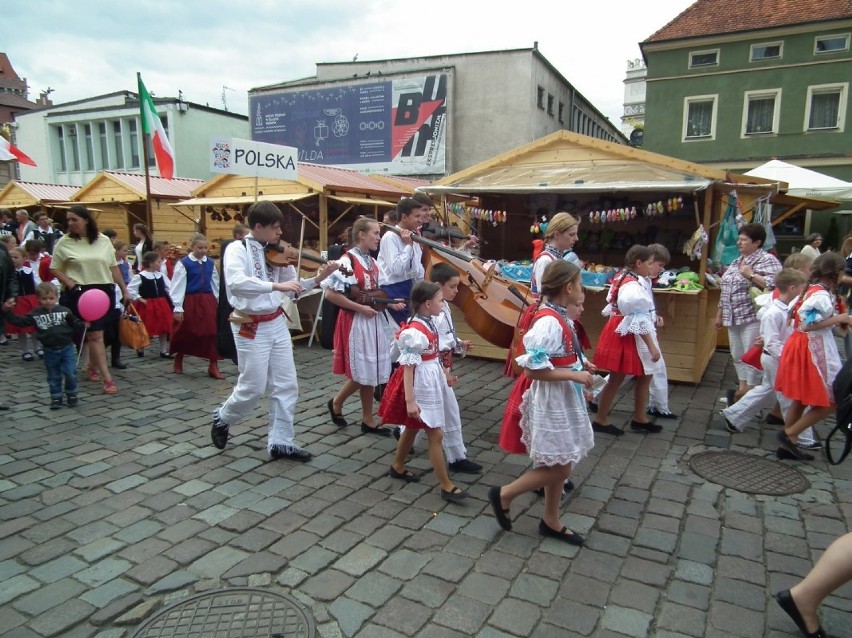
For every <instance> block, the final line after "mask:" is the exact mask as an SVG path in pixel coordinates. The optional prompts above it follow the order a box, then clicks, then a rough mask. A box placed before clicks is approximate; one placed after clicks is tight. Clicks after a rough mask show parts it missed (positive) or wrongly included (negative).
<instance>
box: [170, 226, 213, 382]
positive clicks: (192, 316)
mask: <svg viewBox="0 0 852 638" xmlns="http://www.w3.org/2000/svg"><path fill="white" fill-rule="evenodd" d="M189 250H190V253H189V254H188V255H187V256H186V257H184V258H183V259H181V260H180V261H179V262H178V263H177V264H175V276H174V278H173V279H172V287H171V291H170V293H171V297H172V301H173V302H174V304H175V311H174V323H173V324H172V335H171V349H170V352H171V353H172V354H174V355H175V365H174V370H175V374H183V358H184V356H186V355H190V356H192V357H201V358H202V359H208V360H209V361H210V364H209V365H208V366H207V375H208V376H210V377H213V378H214V379H224V378H225V377H224V376H222V373H221V372H219V366H218V364H217V363H216V362H217V361H219V360H220V359H221V358H222V357H221V355H220V354H219V351H218V350H217V349H216V307H217V304H218V302H219V273H218V272H216V269H215V268H214V267H213V260H212V259H209V258H208V257H207V250H208V247H207V238H206V237H205V236H204V235H193V237H192V239H191V240H190V242H189Z"/></svg>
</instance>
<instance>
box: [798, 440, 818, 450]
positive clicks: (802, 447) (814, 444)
mask: <svg viewBox="0 0 852 638" xmlns="http://www.w3.org/2000/svg"><path fill="white" fill-rule="evenodd" d="M797 446H798V448H799V449H800V450H821V449H822V443H820V442H819V441H811V442H810V443H797Z"/></svg>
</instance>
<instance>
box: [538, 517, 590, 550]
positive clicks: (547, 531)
mask: <svg viewBox="0 0 852 638" xmlns="http://www.w3.org/2000/svg"><path fill="white" fill-rule="evenodd" d="M569 532H570V533H569ZM538 533H539V534H541V535H542V536H547V537H549V538H556V539H558V540H560V541H565V542H566V543H570V544H571V545H582V544H583V543H585V542H586V541H585V539H584V538H583V537H582V536H580V535H579V534H578V533H577V532H571V530H569V529H568V528H567V527H563V528H562V529H560V530H556V529H553V528H552V527H550V525H548V524H547V523H545V522H544V521H539V522H538Z"/></svg>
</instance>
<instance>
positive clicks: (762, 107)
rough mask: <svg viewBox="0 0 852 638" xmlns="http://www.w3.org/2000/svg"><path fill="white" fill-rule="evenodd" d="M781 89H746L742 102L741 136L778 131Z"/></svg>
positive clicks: (775, 132)
mask: <svg viewBox="0 0 852 638" xmlns="http://www.w3.org/2000/svg"><path fill="white" fill-rule="evenodd" d="M780 108H781V89H773V90H771V91H746V93H745V102H744V104H743V136H745V135H767V134H777V133H778V120H779V110H780Z"/></svg>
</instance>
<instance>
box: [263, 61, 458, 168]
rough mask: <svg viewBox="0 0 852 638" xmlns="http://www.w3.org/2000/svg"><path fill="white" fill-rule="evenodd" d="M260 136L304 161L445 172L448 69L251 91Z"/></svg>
mask: <svg viewBox="0 0 852 638" xmlns="http://www.w3.org/2000/svg"><path fill="white" fill-rule="evenodd" d="M249 120H250V121H251V127H252V139H254V140H258V141H262V142H272V143H275V144H286V145H288V146H295V147H296V148H298V149H299V155H298V158H299V161H301V162H313V163H316V164H326V165H336V166H344V167H345V168H351V169H354V170H360V171H364V172H371V173H376V172H381V173H388V174H394V175H423V174H443V173H444V172H445V167H446V133H447V74H445V73H438V74H434V75H427V76H419V77H411V78H397V79H393V80H385V81H381V82H370V83H365V82H363V81H360V82H356V81H352V82H347V83H345V84H341V85H339V86H336V87H335V88H328V89H315V90H310V91H304V90H302V91H299V90H292V89H290V90H282V91H281V92H278V93H267V94H264V95H255V96H251V98H250V100H249Z"/></svg>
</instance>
